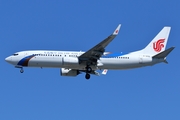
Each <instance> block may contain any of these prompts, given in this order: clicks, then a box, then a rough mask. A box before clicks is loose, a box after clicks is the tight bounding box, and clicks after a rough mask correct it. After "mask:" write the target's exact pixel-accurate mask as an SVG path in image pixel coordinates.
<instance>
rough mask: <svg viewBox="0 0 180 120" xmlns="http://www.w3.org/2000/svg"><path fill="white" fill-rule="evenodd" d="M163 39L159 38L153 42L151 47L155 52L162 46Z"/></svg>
mask: <svg viewBox="0 0 180 120" xmlns="http://www.w3.org/2000/svg"><path fill="white" fill-rule="evenodd" d="M164 41H165V39H159V40H158V41H156V42H154V43H153V48H154V50H155V51H156V52H160V51H161V49H162V48H163V47H164Z"/></svg>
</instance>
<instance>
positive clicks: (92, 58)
mask: <svg viewBox="0 0 180 120" xmlns="http://www.w3.org/2000/svg"><path fill="white" fill-rule="evenodd" d="M120 27H121V24H119V25H118V27H117V28H116V30H115V31H114V32H113V34H111V35H110V36H108V37H107V38H106V39H105V40H103V41H102V42H100V43H99V44H97V45H96V46H94V47H93V48H91V49H90V50H88V51H87V52H85V53H84V54H82V55H81V56H79V60H80V64H86V65H96V64H97V60H98V59H99V58H100V57H101V56H102V55H103V53H104V52H105V47H106V46H107V45H108V44H109V43H110V42H111V41H112V40H113V39H114V38H115V37H116V36H117V35H118V33H119V29H120Z"/></svg>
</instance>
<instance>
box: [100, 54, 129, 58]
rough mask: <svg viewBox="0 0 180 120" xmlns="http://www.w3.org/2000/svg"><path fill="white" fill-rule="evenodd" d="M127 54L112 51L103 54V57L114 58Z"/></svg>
mask: <svg viewBox="0 0 180 120" xmlns="http://www.w3.org/2000/svg"><path fill="white" fill-rule="evenodd" d="M126 54H127V53H112V54H107V55H106V56H102V58H113V57H118V56H123V55H126Z"/></svg>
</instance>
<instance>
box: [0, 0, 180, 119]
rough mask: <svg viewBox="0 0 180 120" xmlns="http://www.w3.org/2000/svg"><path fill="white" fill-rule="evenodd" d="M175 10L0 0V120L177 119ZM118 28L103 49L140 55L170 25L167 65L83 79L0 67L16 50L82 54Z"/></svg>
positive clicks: (179, 28)
mask: <svg viewBox="0 0 180 120" xmlns="http://www.w3.org/2000/svg"><path fill="white" fill-rule="evenodd" d="M179 11H180V2H179V1H177V0H146V1H145V0H136V1H135V0H122V1H120V0H105V1H103V2H102V1H97V0H91V1H83V0H29V1H26V0H18V1H17V0H12V1H9V0H1V1H0V41H1V47H0V51H1V56H0V58H1V62H0V63H1V64H0V65H1V78H0V120H112V119H113V120H180V74H179V67H180V64H179V62H178V61H179V58H180V57H179V51H180V49H179V44H180V42H179V41H180V34H179V32H180V14H179ZM119 23H121V24H122V27H121V30H120V33H119V35H118V36H117V37H116V38H115V39H114V41H113V42H112V43H111V44H110V45H109V46H108V47H107V49H106V50H107V51H112V52H122V51H123V52H131V51H134V50H138V49H141V48H143V47H145V46H146V45H147V44H148V43H149V42H150V41H151V40H152V38H153V37H154V36H155V35H156V34H157V33H158V32H159V31H160V30H161V29H162V28H163V27H164V26H171V27H172V30H171V33H170V37H169V41H168V45H167V47H171V46H176V48H175V50H174V51H173V52H172V53H171V54H170V55H169V56H168V58H167V60H168V62H169V64H168V65H166V64H164V63H162V64H159V65H156V66H153V67H146V68H140V69H134V70H127V71H120V70H119V71H109V72H108V74H107V75H106V76H100V77H97V76H92V77H91V79H90V80H89V81H87V80H85V78H84V74H83V75H79V76H78V77H74V78H71V77H61V76H60V74H59V69H50V68H49V69H45V68H44V69H40V68H25V72H24V73H23V74H20V72H19V69H15V68H14V67H13V66H12V65H10V64H8V63H6V62H5V61H4V59H5V57H7V56H9V55H11V54H12V53H14V52H17V51H21V50H35V49H47V50H83V51H86V50H88V49H90V48H91V47H93V46H94V45H96V44H97V43H99V42H100V41H101V40H103V39H104V38H106V37H107V36H108V35H110V34H111V33H112V32H113V31H114V29H115V28H116V27H117V25H118V24H119Z"/></svg>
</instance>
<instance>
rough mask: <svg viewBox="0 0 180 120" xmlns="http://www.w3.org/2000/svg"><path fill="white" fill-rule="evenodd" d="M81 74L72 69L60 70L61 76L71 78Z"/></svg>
mask: <svg viewBox="0 0 180 120" xmlns="http://www.w3.org/2000/svg"><path fill="white" fill-rule="evenodd" d="M78 74H79V71H78V70H72V69H66V68H61V69H60V75H61V76H71V77H75V76H77V75H78Z"/></svg>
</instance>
